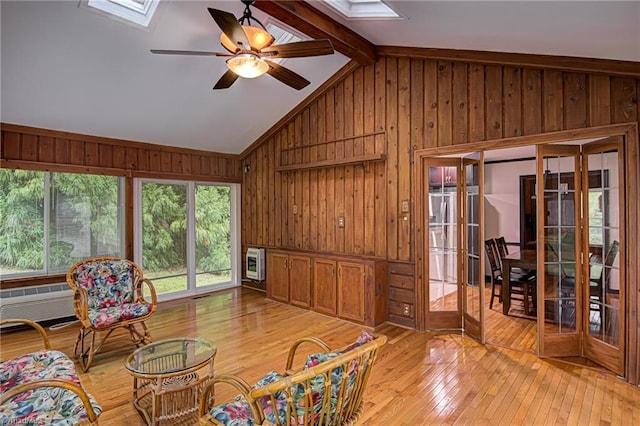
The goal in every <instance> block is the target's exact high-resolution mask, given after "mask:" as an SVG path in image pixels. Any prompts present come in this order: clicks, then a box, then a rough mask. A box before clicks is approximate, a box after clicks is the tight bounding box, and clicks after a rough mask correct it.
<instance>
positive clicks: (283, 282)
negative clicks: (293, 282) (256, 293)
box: [267, 253, 289, 302]
mask: <svg viewBox="0 0 640 426" xmlns="http://www.w3.org/2000/svg"><path fill="white" fill-rule="evenodd" d="M267 297H269V298H271V299H273V300H278V301H280V302H289V256H288V255H286V254H283V253H269V256H268V257H267Z"/></svg>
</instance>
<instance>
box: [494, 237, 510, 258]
mask: <svg viewBox="0 0 640 426" xmlns="http://www.w3.org/2000/svg"><path fill="white" fill-rule="evenodd" d="M496 247H497V248H498V255H499V256H500V259H502V258H503V257H505V256H506V255H508V254H509V247H508V246H507V241H506V240H505V238H504V237H498V238H496Z"/></svg>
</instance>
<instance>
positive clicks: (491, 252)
mask: <svg viewBox="0 0 640 426" xmlns="http://www.w3.org/2000/svg"><path fill="white" fill-rule="evenodd" d="M484 248H485V250H486V252H487V260H488V261H489V266H490V267H491V275H492V277H493V279H499V277H500V275H501V274H502V268H501V267H500V263H499V257H498V248H497V246H496V241H495V240H494V239H493V238H490V239H488V240H485V242H484Z"/></svg>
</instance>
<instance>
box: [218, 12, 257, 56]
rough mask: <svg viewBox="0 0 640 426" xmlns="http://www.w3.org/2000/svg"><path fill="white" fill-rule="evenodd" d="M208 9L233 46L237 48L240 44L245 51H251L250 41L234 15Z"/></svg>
mask: <svg viewBox="0 0 640 426" xmlns="http://www.w3.org/2000/svg"><path fill="white" fill-rule="evenodd" d="M208 9H209V13H210V14H211V17H212V18H213V20H214V21H216V24H218V26H219V27H220V29H221V30H222V32H223V33H225V35H226V36H227V37H229V40H231V41H232V42H233V44H235V45H236V46H237V45H239V44H240V45H242V47H243V48H244V49H245V50H250V49H251V45H250V44H249V39H248V38H247V35H246V34H245V33H244V30H243V29H242V26H241V25H240V24H239V23H238V20H237V19H236V17H235V16H234V15H233V13H229V12H225V11H224V10H218V9H212V8H208Z"/></svg>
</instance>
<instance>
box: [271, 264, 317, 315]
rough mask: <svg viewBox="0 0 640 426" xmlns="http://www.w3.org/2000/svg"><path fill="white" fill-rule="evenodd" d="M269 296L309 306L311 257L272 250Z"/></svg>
mask: <svg viewBox="0 0 640 426" xmlns="http://www.w3.org/2000/svg"><path fill="white" fill-rule="evenodd" d="M267 297H269V298H271V299H273V300H277V301H279V302H285V303H290V304H292V305H296V306H300V307H302V308H309V307H310V303H311V257H309V256H301V255H294V254H288V253H283V252H270V253H269V254H268V256H267Z"/></svg>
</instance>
